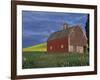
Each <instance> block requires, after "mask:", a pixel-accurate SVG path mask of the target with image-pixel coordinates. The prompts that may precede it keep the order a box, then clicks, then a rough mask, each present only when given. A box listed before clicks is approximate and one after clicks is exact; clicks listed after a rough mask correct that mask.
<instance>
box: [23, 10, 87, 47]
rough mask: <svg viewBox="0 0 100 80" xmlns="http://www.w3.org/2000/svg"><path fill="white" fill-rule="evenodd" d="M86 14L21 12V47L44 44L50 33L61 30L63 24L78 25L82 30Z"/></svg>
mask: <svg viewBox="0 0 100 80" xmlns="http://www.w3.org/2000/svg"><path fill="white" fill-rule="evenodd" d="M86 21H87V14H80V13H62V12H39V11H22V30H23V31H22V36H23V38H22V45H23V48H24V47H29V46H33V45H36V44H40V43H43V42H46V41H47V39H48V37H49V36H50V34H51V33H53V32H55V31H58V30H60V29H61V27H62V25H63V24H64V23H68V24H69V25H70V26H73V25H77V24H80V26H81V27H82V29H83V30H85V28H84V27H85V25H86Z"/></svg>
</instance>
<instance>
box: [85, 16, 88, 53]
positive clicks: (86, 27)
mask: <svg viewBox="0 0 100 80" xmlns="http://www.w3.org/2000/svg"><path fill="white" fill-rule="evenodd" d="M85 30H86V36H87V43H88V51H89V14H88V15H87V21H86V26H85Z"/></svg>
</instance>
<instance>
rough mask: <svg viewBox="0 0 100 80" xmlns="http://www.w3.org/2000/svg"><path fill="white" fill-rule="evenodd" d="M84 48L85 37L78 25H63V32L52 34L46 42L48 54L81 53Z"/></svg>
mask: <svg viewBox="0 0 100 80" xmlns="http://www.w3.org/2000/svg"><path fill="white" fill-rule="evenodd" d="M86 46H87V37H86V35H85V33H84V32H83V30H82V29H81V27H80V26H79V25H76V26H72V27H69V26H68V24H64V25H63V30H60V31H57V32H54V33H52V34H51V35H50V37H49V38H48V41H47V51H48V52H78V53H83V52H84V50H85V49H86Z"/></svg>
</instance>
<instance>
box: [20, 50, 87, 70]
mask: <svg viewBox="0 0 100 80" xmlns="http://www.w3.org/2000/svg"><path fill="white" fill-rule="evenodd" d="M22 63H23V64H22V65H23V66H22V68H23V69H27V68H48V67H69V66H70V67H72V66H87V65H89V55H88V54H86V53H83V54H79V53H47V52H45V51H32V52H26V51H25V52H24V51H23V60H22Z"/></svg>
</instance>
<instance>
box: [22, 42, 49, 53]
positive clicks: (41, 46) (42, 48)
mask: <svg viewBox="0 0 100 80" xmlns="http://www.w3.org/2000/svg"><path fill="white" fill-rule="evenodd" d="M23 51H24V52H27V51H28V52H29V51H47V43H46V42H45V43H41V44H37V45H34V46H31V47H27V48H23Z"/></svg>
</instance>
